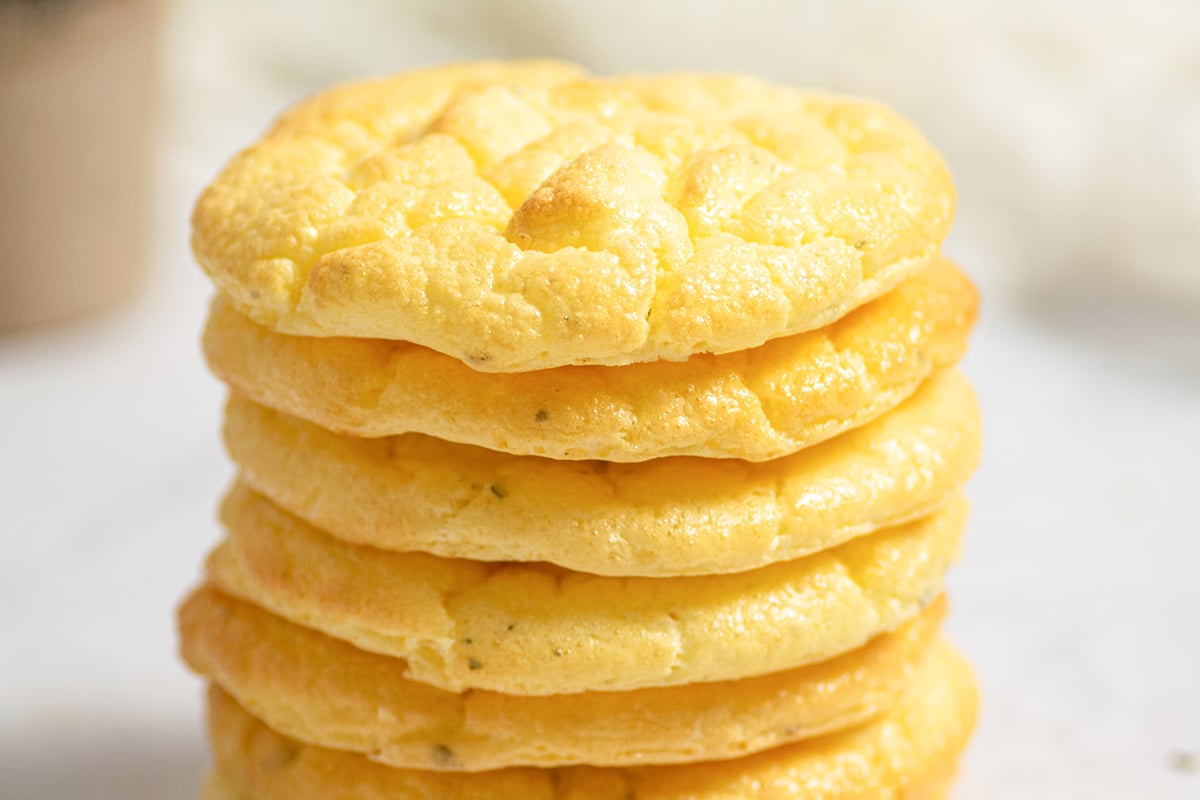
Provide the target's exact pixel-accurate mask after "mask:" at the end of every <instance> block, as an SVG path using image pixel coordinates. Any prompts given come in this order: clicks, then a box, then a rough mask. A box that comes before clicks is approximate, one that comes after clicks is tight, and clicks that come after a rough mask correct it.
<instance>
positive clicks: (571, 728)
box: [180, 587, 945, 770]
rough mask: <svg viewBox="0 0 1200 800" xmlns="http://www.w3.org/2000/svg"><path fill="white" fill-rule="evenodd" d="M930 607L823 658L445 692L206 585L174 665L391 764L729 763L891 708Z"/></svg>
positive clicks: (911, 666)
mask: <svg viewBox="0 0 1200 800" xmlns="http://www.w3.org/2000/svg"><path fill="white" fill-rule="evenodd" d="M944 606H945V602H944V601H943V600H940V599H939V600H938V601H937V602H935V603H933V604H932V605H930V607H929V608H927V609H926V610H925V611H924V612H922V613H921V614H920V615H919V616H917V617H916V618H914V619H913V620H911V621H910V622H908V623H906V624H905V625H903V626H901V627H900V628H899V629H897V630H896V631H895V632H894V633H891V634H884V635H882V636H877V637H875V638H874V639H872V640H871V641H870V642H868V643H867V644H866V645H864V646H862V647H860V648H858V649H856V650H853V651H851V652H849V653H847V654H845V655H842V656H839V657H837V658H835V659H832V660H830V661H823V662H820V663H818V664H813V665H810V666H807V667H801V668H799V669H794V670H788V671H785V672H778V673H773V674H770V675H765V676H761V677H757V678H747V679H744V680H740V681H726V682H723V683H693V684H688V685H686V686H674V687H669V688H656V689H640V690H635V691H632V692H584V693H580V694H567V695H550V696H547V697H520V696H515V695H505V694H498V693H495V692H487V691H478V690H477V691H473V692H467V693H463V694H459V693H452V692H446V691H444V690H441V689H437V688H434V687H432V686H429V685H427V684H423V683H418V682H416V681H412V680H409V679H408V678H406V677H405V676H404V673H405V669H406V667H405V664H404V662H403V661H401V660H399V659H395V658H390V657H388V656H382V655H377V654H374V653H368V652H366V651H363V650H359V649H357V648H355V647H352V646H351V645H348V644H345V643H344V642H341V641H339V640H337V639H333V638H330V637H328V636H325V635H323V634H320V633H317V632H316V631H312V630H309V629H308V628H304V627H301V626H298V625H294V624H292V623H290V622H287V621H285V620H283V619H281V618H280V617H276V616H274V615H272V614H270V613H268V612H266V611H263V610H261V609H259V608H258V607H257V606H254V605H251V604H248V603H244V602H241V601H238V600H235V599H233V598H231V597H229V596H227V595H224V594H221V593H220V592H219V591H217V590H215V589H212V588H210V587H204V588H201V589H199V590H198V591H196V592H195V593H194V594H193V595H192V596H191V597H190V598H189V599H188V601H187V602H186V603H185V604H184V606H183V608H182V609H181V610H180V629H181V634H182V641H183V656H184V658H185V659H186V660H187V662H188V664H189V665H191V667H192V668H193V669H195V670H196V671H197V672H199V673H200V674H202V675H205V676H207V677H208V678H210V679H211V680H212V681H213V682H214V683H216V684H217V685H219V686H221V687H222V688H223V689H224V690H225V691H227V692H229V693H230V694H231V695H232V696H233V697H235V698H236V699H237V701H238V703H239V704H241V705H242V706H243V707H245V708H247V709H249V710H251V711H252V712H253V713H254V715H255V716H257V717H259V718H260V719H262V720H264V721H265V722H266V723H267V724H268V725H270V726H271V727H272V728H273V729H274V730H276V731H279V732H281V733H284V734H286V735H288V736H292V737H295V738H296V739H299V740H301V741H305V742H309V743H311V744H318V745H323V746H325V747H332V748H334V749H338V750H353V751H355V752H360V753H368V754H370V755H371V757H372V758H373V759H374V760H376V761H380V762H383V763H386V764H390V765H392V766H396V767H407V768H414V769H456V770H484V769H496V768H498V767H507V766H518V765H529V766H558V765H564V764H592V765H631V764H661V763H682V762H688V761H708V760H716V759H723V758H732V757H736V756H741V755H746V754H748V753H754V752H758V751H760V750H765V749H767V748H770V747H775V746H778V745H781V744H786V743H789V742H793V741H798V740H800V739H807V738H812V737H814V736H817V735H820V734H824V733H828V732H831V731H836V730H842V729H844V728H847V727H850V726H852V725H855V724H859V723H862V722H864V721H865V720H866V719H868V718H870V717H873V716H875V715H877V714H879V713H880V712H883V711H886V710H888V709H890V708H891V707H892V706H893V705H895V703H896V701H897V699H898V697H899V696H900V694H901V693H902V692H903V690H904V689H905V687H907V686H908V684H909V682H910V681H911V680H912V677H913V675H914V674H915V672H916V671H917V669H918V668H919V666H920V664H921V662H922V660H923V659H924V657H925V655H926V654H927V652H928V651H929V648H930V646H931V645H932V643H933V641H934V639H935V638H936V635H937V628H938V624H939V623H940V621H941V618H942V616H943V613H944Z"/></svg>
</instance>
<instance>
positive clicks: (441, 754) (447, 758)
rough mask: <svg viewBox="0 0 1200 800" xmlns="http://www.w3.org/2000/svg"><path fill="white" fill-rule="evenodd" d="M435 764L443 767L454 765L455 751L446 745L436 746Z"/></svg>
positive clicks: (434, 750)
mask: <svg viewBox="0 0 1200 800" xmlns="http://www.w3.org/2000/svg"><path fill="white" fill-rule="evenodd" d="M433 763H435V764H438V765H440V766H443V767H448V766H450V765H451V764H454V763H455V760H454V751H453V750H451V749H450V748H449V747H446V745H444V744H435V745H434V746H433Z"/></svg>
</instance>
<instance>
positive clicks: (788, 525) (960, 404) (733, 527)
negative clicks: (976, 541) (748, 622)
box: [225, 370, 980, 576]
mask: <svg viewBox="0 0 1200 800" xmlns="http://www.w3.org/2000/svg"><path fill="white" fill-rule="evenodd" d="M225 443H226V447H227V449H228V450H229V453H230V455H231V456H232V457H233V460H234V461H235V462H236V463H237V464H238V466H239V468H240V474H241V480H242V481H243V482H244V483H246V484H247V485H249V486H251V487H252V488H254V489H255V490H256V491H258V492H260V493H261V494H263V495H266V496H267V497H269V498H270V499H271V500H272V502H274V503H275V504H276V505H278V506H280V507H282V508H284V509H286V510H288V511H290V512H291V513H293V514H295V515H297V516H299V517H301V518H303V519H304V520H306V521H308V522H310V523H312V524H313V525H314V526H316V527H319V528H321V529H323V530H325V531H326V532H328V533H330V534H333V535H334V536H337V537H338V538H339V539H344V540H346V541H349V542H354V543H356V544H368V545H371V546H373V547H380V548H384V549H388V550H421V551H424V552H429V553H434V554H436V555H440V556H447V557H451V558H471V559H477V560H482V561H505V560H510V561H547V562H550V563H554V564H559V565H561V566H564V567H567V568H569V569H574V570H578V571H580V572H591V573H595V574H602V575H652V576H664V575H688V574H697V575H706V574H713V573H720V572H740V571H743V570H748V569H752V568H754V567H759V566H762V565H764V564H768V563H773V562H776V561H786V560H790V559H794V558H798V557H800V556H804V555H807V554H809V553H812V552H816V551H818V550H824V549H827V548H829V547H833V546H835V545H837V544H840V543H841V542H843V541H846V540H848V539H850V538H853V537H855V536H859V535H862V534H865V533H870V532H871V531H874V530H878V529H879V528H883V527H887V526H891V525H897V524H900V523H902V522H907V521H909V520H912V519H915V518H917V517H919V516H923V515H924V514H926V513H929V512H930V511H932V510H933V509H935V508H937V507H939V506H940V505H941V504H943V503H944V502H946V500H947V499H948V498H949V497H950V496H951V495H953V494H954V493H955V492H957V491H958V490H959V489H960V488H961V487H962V486H963V484H964V483H965V482H966V480H967V478H968V477H969V475H970V473H971V471H972V470H973V469H974V468H975V465H976V463H977V461H978V458H979V450H980V432H979V412H978V408H977V406H976V404H975V398H974V395H973V393H972V392H971V388H970V386H968V384H967V382H966V380H965V379H964V378H963V377H962V376H961V375H960V374H959V373H957V372H956V371H954V370H950V371H948V372H945V373H942V374H940V375H938V376H935V377H933V378H931V379H930V380H929V381H927V382H926V384H925V385H924V386H923V387H922V388H921V389H920V390H918V391H917V393H916V394H915V395H913V396H912V397H911V398H909V399H908V400H906V401H905V402H904V403H902V404H901V405H900V406H899V407H897V408H895V409H894V410H892V411H890V412H889V413H887V414H885V415H884V416H883V417H880V418H879V419H876V420H875V421H873V422H871V423H870V424H868V425H866V426H864V427H862V428H858V429H856V430H854V431H850V432H848V433H844V434H842V435H841V436H838V437H836V438H834V439H831V440H829V441H827V442H824V443H822V444H820V445H817V446H816V447H812V448H808V449H806V450H802V451H800V452H799V453H795V454H793V455H791V456H786V457H784V458H781V459H777V460H775V461H769V462H765V463H758V464H749V463H746V462H744V461H736V460H731V459H724V460H717V459H702V458H692V457H672V458H662V459H655V460H653V461H646V462H641V463H637V464H609V463H608V462H603V461H588V462H565V461H553V460H550V459H545V458H536V457H531V456H513V455H508V454H503V453H496V452H493V451H490V450H485V449H483V448H479V447H474V446H471V445H459V444H451V443H449V442H445V441H442V440H441V439H434V438H431V437H428V436H424V435H421V434H404V435H401V436H396V437H387V438H382V439H361V438H357V437H348V436H339V435H338V434H334V433H330V432H328V431H326V430H324V429H323V428H320V427H317V426H315V425H313V424H311V423H307V422H303V421H301V420H299V419H296V418H295V417H289V416H287V415H285V414H282V413H280V412H277V411H272V410H270V409H267V408H265V407H263V406H259V405H256V404H254V403H252V402H250V401H248V400H243V399H240V398H237V397H236V396H235V397H233V398H231V399H230V402H229V404H228V406H227V408H226V415H225Z"/></svg>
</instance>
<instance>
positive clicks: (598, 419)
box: [204, 261, 978, 461]
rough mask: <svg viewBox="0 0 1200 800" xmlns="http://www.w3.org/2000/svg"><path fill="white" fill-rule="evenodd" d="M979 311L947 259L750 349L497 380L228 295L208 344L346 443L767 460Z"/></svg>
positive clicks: (958, 343) (890, 395)
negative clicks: (265, 320)
mask: <svg viewBox="0 0 1200 800" xmlns="http://www.w3.org/2000/svg"><path fill="white" fill-rule="evenodd" d="M977 306H978V297H977V295H976V293H975V289H974V287H973V286H972V285H971V283H970V281H969V280H967V278H966V277H965V276H964V275H963V274H962V273H961V272H959V271H958V270H957V269H956V268H955V267H954V266H952V265H951V264H949V263H948V262H945V261H941V262H938V263H937V264H935V265H934V266H932V267H931V268H929V269H927V270H925V271H924V272H922V273H921V274H920V275H918V276H917V277H916V278H913V279H912V280H910V281H908V282H906V283H905V284H903V285H901V286H900V287H899V288H897V289H895V290H893V291H892V292H889V293H888V294H887V295H885V296H884V297H882V298H880V299H879V300H876V301H875V302H873V303H871V304H869V305H867V306H865V307H863V308H861V309H859V310H858V311H856V312H854V313H852V314H850V315H848V316H847V317H844V318H843V319H841V320H840V321H838V322H837V323H834V324H833V325H830V326H828V327H826V328H822V329H821V330H818V331H811V332H809V333H805V334H799V335H797V336H792V337H788V338H785V339H777V340H774V341H772V342H768V343H767V344H765V345H763V346H761V347H758V348H756V349H754V350H748V351H743V352H738V353H729V354H727V355H723V356H696V357H693V358H691V359H689V360H688V361H685V362H680V363H674V362H657V363H653V364H634V365H630V366H625V367H560V368H558V369H551V370H543V371H540V372H529V373H520V374H509V375H488V374H482V373H478V372H475V371H473V370H471V369H470V368H468V367H465V366H463V365H462V364H461V363H459V362H458V361H455V360H454V359H452V358H449V357H447V356H443V355H440V354H438V353H435V352H433V351H432V350H428V349H426V348H422V347H418V346H415V345H411V344H406V343H402V342H385V341H380V340H364V339H322V338H312V337H298V336H283V335H280V334H274V333H271V332H270V331H268V330H267V329H266V328H263V327H261V326H258V325H255V324H254V323H252V322H250V321H249V320H248V319H247V318H245V317H243V316H241V315H240V314H238V313H236V312H235V311H234V310H233V309H232V308H230V306H229V305H228V303H226V302H224V301H222V300H220V299H218V301H217V302H216V303H215V304H214V306H213V310H212V315H211V317H210V319H209V323H208V327H207V329H206V331H205V336H204V347H205V353H206V355H207V357H208V361H209V365H210V366H211V367H212V369H213V371H214V372H215V373H216V375H217V376H218V377H219V378H221V380H223V381H225V382H226V383H228V384H229V385H230V386H231V387H232V388H233V390H234V391H235V392H237V393H238V394H241V395H243V396H245V397H247V398H249V399H251V400H253V401H255V402H256V403H259V404H260V405H265V406H267V407H270V408H273V409H276V410H279V411H283V412H285V413H288V414H291V415H292V416H295V417H299V418H301V419H306V420H309V421H311V422H314V423H316V424H318V425H320V426H322V427H324V428H326V429H328V430H331V431H336V432H338V433H343V434H351V435H356V436H387V435H393V434H400V433H409V432H415V433H424V434H428V435H430V436H435V437H437V438H440V439H446V440H449V441H454V442H462V443H467V444H474V445H478V446H481V447H485V448H488V449H491V450H498V451H502V452H508V453H514V454H517V455H541V456H547V457H550V458H555V459H572V460H579V459H604V460H606V461H644V460H647V459H651V458H657V457H661V456H669V455H692V456H708V457H716V458H741V459H747V460H750V461H765V460H769V459H773V458H778V457H780V456H783V455H786V454H789V453H793V452H796V451H798V450H800V449H803V448H804V447H808V446H810V445H813V444H816V443H817V442H820V441H823V440H825V439H828V438H830V437H832V436H834V435H836V434H838V433H840V432H842V431H845V430H849V429H852V428H855V427H858V426H860V425H863V424H865V423H866V422H868V421H870V420H871V419H874V418H876V417H878V416H879V415H881V414H882V413H884V412H886V411H887V410H888V409H890V408H893V407H894V406H896V405H897V404H899V403H900V402H902V401H903V400H904V399H905V398H906V397H908V396H909V395H911V394H912V393H913V392H914V391H916V389H917V387H918V386H919V385H920V384H921V382H922V381H923V380H924V379H925V378H926V377H928V376H929V375H930V374H932V373H934V372H937V371H939V370H942V369H945V368H947V367H949V366H951V365H953V364H954V363H955V362H956V361H958V359H959V358H960V357H961V356H962V354H963V352H964V351H965V349H966V345H967V336H968V334H969V332H970V329H971V327H972V325H973V324H974V321H975V316H976V311H977Z"/></svg>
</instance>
